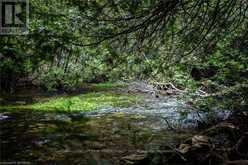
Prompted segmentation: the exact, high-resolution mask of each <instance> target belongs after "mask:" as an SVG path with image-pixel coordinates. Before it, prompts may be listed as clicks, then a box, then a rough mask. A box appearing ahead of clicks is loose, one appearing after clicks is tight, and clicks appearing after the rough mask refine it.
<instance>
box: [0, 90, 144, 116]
mask: <svg viewBox="0 0 248 165" xmlns="http://www.w3.org/2000/svg"><path fill="white" fill-rule="evenodd" d="M140 99H141V98H139V97H138V96H134V95H129V94H125V93H113V92H91V93H85V94H80V95H76V96H58V97H53V98H49V99H47V100H46V101H44V100H43V101H38V102H36V103H33V104H27V105H4V106H0V109H10V110H11V109H13V110H15V109H32V110H45V111H66V112H70V111H83V112H87V111H92V110H97V109H100V108H107V107H125V106H128V105H130V104H133V103H136V102H137V101H139V100H140Z"/></svg>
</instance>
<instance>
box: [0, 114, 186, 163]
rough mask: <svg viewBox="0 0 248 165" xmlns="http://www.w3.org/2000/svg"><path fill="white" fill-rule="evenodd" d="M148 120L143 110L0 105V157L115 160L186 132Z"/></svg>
mask: <svg viewBox="0 0 248 165" xmlns="http://www.w3.org/2000/svg"><path fill="white" fill-rule="evenodd" d="M149 121H150V122H149ZM152 122H154V121H153V120H152V119H151V120H150V119H147V118H146V117H144V116H142V115H129V114H124V113H113V114H105V115H100V116H89V115H88V116H87V117H86V116H85V115H84V114H80V113H58V112H56V113H54V112H39V111H30V110H20V111H15V112H4V111H1V113H0V130H1V133H0V141H1V154H0V159H1V161H2V162H12V161H25V162H31V163H32V162H41V163H47V162H49V161H61V162H63V164H67V163H69V164H77V163H79V164H90V162H95V163H96V162H97V163H99V162H102V161H103V162H108V163H109V164H112V163H114V164H116V163H118V162H120V160H121V158H122V157H123V156H125V155H128V154H132V153H137V152H145V151H149V150H156V149H158V147H159V146H160V145H161V144H162V143H163V142H164V141H167V142H169V141H170V144H173V143H174V142H175V137H177V139H180V138H185V137H187V136H189V134H187V133H185V132H184V133H183V134H182V133H179V132H178V133H177V132H175V131H174V132H173V134H171V132H170V131H168V130H167V131H162V130H159V131H158V130H156V129H155V128H156V126H154V125H151V123H152ZM93 164H94V163H93Z"/></svg>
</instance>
